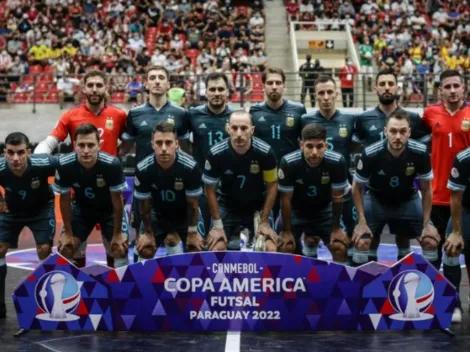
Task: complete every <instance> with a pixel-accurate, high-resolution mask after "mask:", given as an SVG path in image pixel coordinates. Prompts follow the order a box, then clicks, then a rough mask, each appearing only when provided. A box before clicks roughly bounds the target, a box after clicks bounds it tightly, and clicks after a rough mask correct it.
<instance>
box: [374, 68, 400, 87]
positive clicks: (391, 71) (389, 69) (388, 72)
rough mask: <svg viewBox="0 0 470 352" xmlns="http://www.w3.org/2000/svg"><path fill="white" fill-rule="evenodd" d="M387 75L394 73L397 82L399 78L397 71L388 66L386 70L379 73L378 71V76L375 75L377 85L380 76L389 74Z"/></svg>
mask: <svg viewBox="0 0 470 352" xmlns="http://www.w3.org/2000/svg"><path fill="white" fill-rule="evenodd" d="M387 75H392V76H393V77H394V78H395V82H397V80H398V79H397V75H396V73H395V71H393V70H392V69H391V68H386V69H385V70H381V71H379V73H377V76H376V77H375V85H377V83H378V82H379V77H380V76H387Z"/></svg>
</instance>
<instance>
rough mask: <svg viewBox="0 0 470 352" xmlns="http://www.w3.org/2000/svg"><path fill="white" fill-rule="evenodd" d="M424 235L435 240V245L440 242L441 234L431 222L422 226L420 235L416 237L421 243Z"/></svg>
mask: <svg viewBox="0 0 470 352" xmlns="http://www.w3.org/2000/svg"><path fill="white" fill-rule="evenodd" d="M426 237H427V238H430V239H432V240H434V241H435V242H436V247H437V245H438V244H439V242H441V235H439V232H438V231H437V229H436V228H435V227H434V226H433V225H431V224H427V225H426V226H424V227H423V231H422V232H421V236H420V237H419V238H418V241H419V242H420V243H421V242H422V241H423V239H424V238H426Z"/></svg>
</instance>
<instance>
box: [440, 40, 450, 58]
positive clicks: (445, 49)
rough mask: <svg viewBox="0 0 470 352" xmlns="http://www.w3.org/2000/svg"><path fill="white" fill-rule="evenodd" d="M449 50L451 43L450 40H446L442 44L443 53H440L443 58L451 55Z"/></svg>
mask: <svg viewBox="0 0 470 352" xmlns="http://www.w3.org/2000/svg"><path fill="white" fill-rule="evenodd" d="M449 52H450V43H449V41H448V40H446V41H445V42H444V44H443V45H442V46H441V53H440V56H441V58H442V59H444V60H446V59H447V57H448V56H449Z"/></svg>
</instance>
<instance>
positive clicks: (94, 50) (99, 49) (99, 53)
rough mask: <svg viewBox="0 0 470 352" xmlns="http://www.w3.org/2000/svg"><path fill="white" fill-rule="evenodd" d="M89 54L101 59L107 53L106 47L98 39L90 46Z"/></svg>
mask: <svg viewBox="0 0 470 352" xmlns="http://www.w3.org/2000/svg"><path fill="white" fill-rule="evenodd" d="M89 54H90V56H91V57H93V58H95V59H101V58H102V57H103V56H104V54H105V51H104V47H103V46H102V45H101V44H100V43H99V42H98V41H96V42H95V44H94V45H93V46H92V47H91V48H90V52H89Z"/></svg>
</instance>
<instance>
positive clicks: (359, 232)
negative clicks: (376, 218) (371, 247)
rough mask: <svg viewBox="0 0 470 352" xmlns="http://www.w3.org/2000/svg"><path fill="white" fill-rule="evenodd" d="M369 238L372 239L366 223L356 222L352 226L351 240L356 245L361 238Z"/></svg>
mask: <svg viewBox="0 0 470 352" xmlns="http://www.w3.org/2000/svg"><path fill="white" fill-rule="evenodd" d="M365 238H367V239H370V240H371V241H372V238H373V235H372V231H371V230H370V228H369V226H367V224H357V225H356V227H355V228H354V232H353V237H352V241H353V243H354V244H355V245H356V244H357V243H358V242H359V240H361V239H365Z"/></svg>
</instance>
